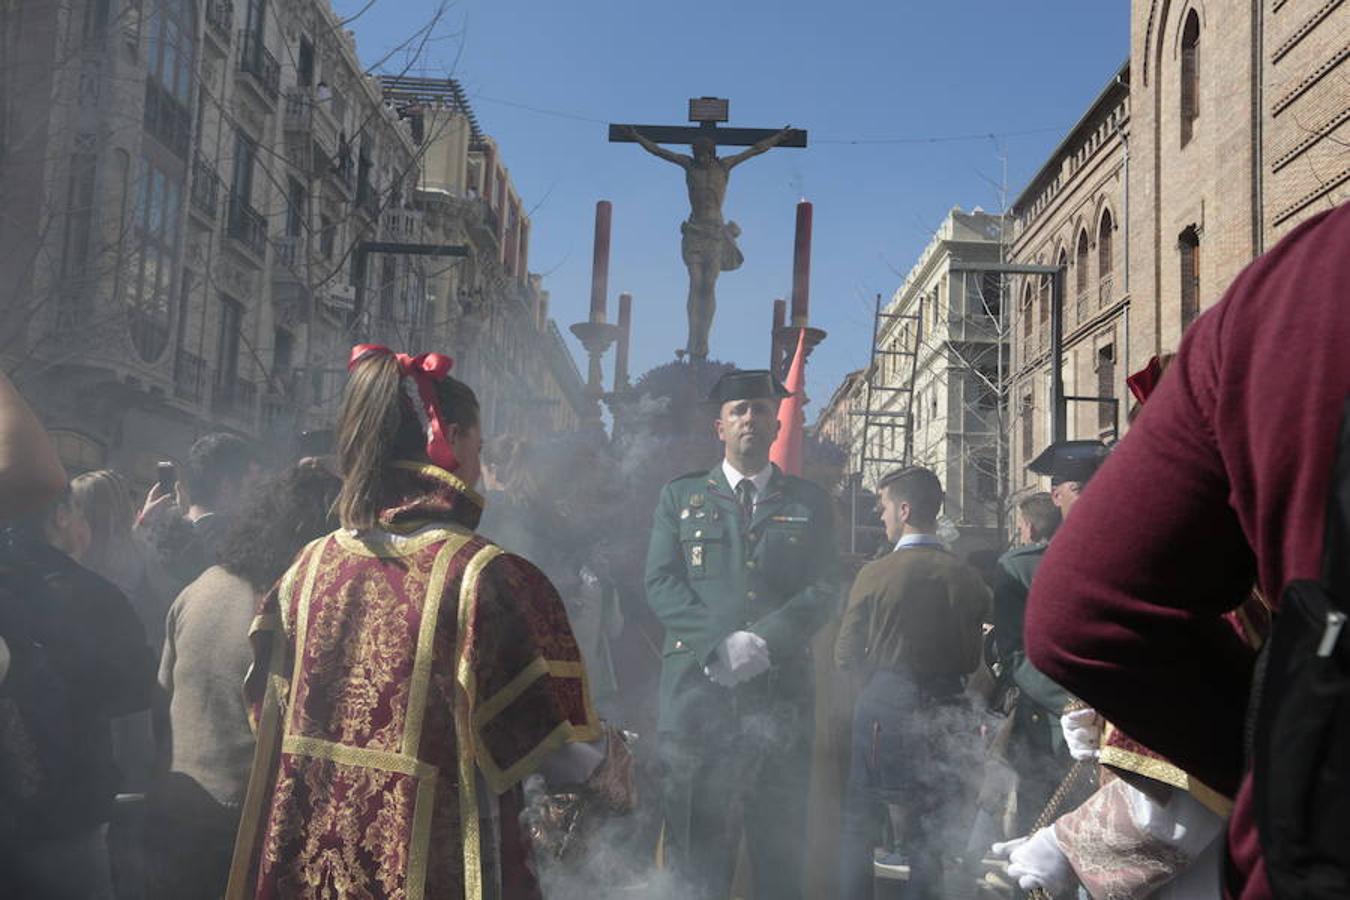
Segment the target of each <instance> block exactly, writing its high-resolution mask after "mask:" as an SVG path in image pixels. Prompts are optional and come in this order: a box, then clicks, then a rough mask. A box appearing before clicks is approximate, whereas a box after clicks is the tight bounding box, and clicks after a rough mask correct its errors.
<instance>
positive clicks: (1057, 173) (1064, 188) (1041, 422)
mask: <svg viewBox="0 0 1350 900" xmlns="http://www.w3.org/2000/svg"><path fill="white" fill-rule="evenodd" d="M1129 79H1130V67H1129V66H1128V65H1126V66H1124V67H1122V68H1121V69H1120V70H1119V71H1118V72H1117V73H1116V74H1115V75H1114V76H1113V77H1112V79H1111V81H1110V82H1109V83H1108V84H1107V85H1106V86H1105V88H1104V89H1103V90H1102V92H1101V93H1100V94H1099V95H1098V97H1097V99H1096V101H1095V102H1094V103H1093V104H1092V106H1091V107H1090V108H1089V109H1088V111H1087V113H1086V114H1085V115H1084V116H1083V118H1082V119H1081V120H1080V121H1079V122H1078V124H1077V125H1075V126H1074V128H1073V129H1072V130H1071V131H1070V132H1069V134H1068V136H1067V137H1065V139H1064V140H1063V141H1062V142H1061V143H1060V145H1059V146H1058V147H1057V148H1056V149H1055V151H1054V152H1053V153H1052V154H1051V156H1050V158H1049V159H1048V160H1047V161H1046V163H1045V165H1043V166H1042V167H1041V169H1040V171H1039V172H1037V173H1036V175H1035V176H1034V177H1033V178H1032V179H1031V182H1030V183H1029V184H1028V185H1027V187H1026V189H1025V190H1024V191H1023V192H1022V194H1021V196H1019V197H1018V198H1017V199H1016V200H1015V201H1014V202H1013V204H1012V207H1011V210H1010V213H1011V215H1010V221H1009V225H1010V229H1011V238H1012V240H1011V257H1010V258H1011V260H1012V261H1013V262H1015V263H1026V264H1036V265H1061V266H1064V267H1065V276H1064V305H1063V310H1064V357H1063V370H1062V371H1063V374H1064V392H1065V394H1066V395H1069V396H1073V397H1082V398H1099V399H1098V400H1097V401H1093V400H1078V401H1074V402H1071V403H1069V404H1068V405H1067V413H1068V435H1069V437H1070V438H1104V439H1108V440H1109V439H1112V438H1114V437H1115V436H1116V435H1117V434H1118V433H1119V430H1120V429H1121V428H1123V426H1124V422H1123V420H1122V416H1123V410H1122V409H1121V407H1120V401H1119V398H1120V397H1121V396H1122V392H1123V390H1124V384H1125V375H1126V372H1125V371H1124V369H1125V366H1124V361H1125V358H1126V347H1127V344H1128V341H1129V335H1130V298H1131V275H1130V259H1131V256H1130V252H1129V250H1130V243H1129V235H1130V231H1129V228H1128V227H1127V225H1126V221H1127V220H1126V215H1127V213H1128V210H1129V208H1130V205H1129V190H1130V155H1131V154H1130V145H1129V134H1130V81H1129ZM1009 286H1010V291H1009V296H1010V298H1011V301H1012V302H1011V305H1012V310H1011V312H1012V315H1011V317H1010V322H1009V336H1010V339H1011V345H1012V352H1011V360H1012V365H1011V370H1010V377H1009V378H1008V379H1007V391H1006V404H1007V405H1006V416H1007V421H1008V424H1009V428H1008V448H1009V451H1010V452H1009V463H1010V464H1009V466H1008V480H1007V486H1008V492H1009V494H1010V495H1011V496H1012V498H1013V499H1014V501H1015V500H1016V499H1017V498H1018V497H1019V496H1020V495H1021V494H1024V493H1026V492H1029V491H1035V490H1040V489H1042V488H1043V487H1044V486H1043V485H1042V484H1041V479H1040V478H1038V477H1037V476H1034V475H1032V474H1031V473H1030V472H1028V471H1027V470H1026V465H1027V463H1029V462H1030V461H1031V460H1032V459H1034V458H1035V457H1036V455H1037V454H1039V453H1040V452H1041V450H1043V449H1045V447H1046V446H1047V445H1048V444H1049V443H1050V440H1051V419H1050V374H1049V373H1050V361H1049V351H1050V317H1051V284H1050V278H1049V277H1047V276H1018V277H1016V278H1013V279H1012V280H1011V281H1010V285H1009Z"/></svg>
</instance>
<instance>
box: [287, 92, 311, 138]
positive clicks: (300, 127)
mask: <svg viewBox="0 0 1350 900" xmlns="http://www.w3.org/2000/svg"><path fill="white" fill-rule="evenodd" d="M313 118H314V101H313V100H312V99H311V98H310V96H309V94H308V93H307V92H306V91H287V92H286V100H285V102H284V104H283V105H282V124H283V125H284V126H285V127H286V130H288V131H308V130H309V129H310V127H311V124H312V122H313Z"/></svg>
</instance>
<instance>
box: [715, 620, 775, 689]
mask: <svg viewBox="0 0 1350 900" xmlns="http://www.w3.org/2000/svg"><path fill="white" fill-rule="evenodd" d="M768 670H769V645H768V644H767V643H765V641H764V638H762V637H760V636H759V635H757V634H755V633H753V632H750V631H734V632H732V633H731V634H729V635H727V637H726V639H725V640H724V641H722V643H721V644H720V645H719V646H718V648H717V658H716V659H714V660H713V661H712V662H711V663H710V664H709V665H708V668H707V669H706V670H705V671H706V672H707V673H708V677H710V678H711V679H712V680H713V681H715V682H717V683H718V684H720V685H722V687H733V686H735V685H737V684H740V683H741V682H743V681H749V680H750V679H751V678H754V677H755V676H757V675H762V674H763V673H765V672H767V671H768Z"/></svg>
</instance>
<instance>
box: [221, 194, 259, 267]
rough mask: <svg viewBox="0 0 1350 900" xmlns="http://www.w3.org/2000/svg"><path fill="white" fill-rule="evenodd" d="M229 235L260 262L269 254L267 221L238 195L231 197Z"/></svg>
mask: <svg viewBox="0 0 1350 900" xmlns="http://www.w3.org/2000/svg"><path fill="white" fill-rule="evenodd" d="M228 233H229V235H230V237H232V238H234V239H235V240H236V241H238V242H239V243H240V244H242V245H243V246H244V249H246V250H248V251H249V252H250V253H252V254H253V255H254V256H255V257H257V258H258V259H259V260H261V259H262V258H263V256H264V255H265V254H266V253H267V220H266V219H264V218H263V216H262V214H261V213H259V212H258V211H257V210H255V209H254V208H253V207H251V206H249V205H248V203H247V202H246V201H245V200H244V199H243V198H242V197H240V196H239V195H238V194H231V195H230V221H229V229H228Z"/></svg>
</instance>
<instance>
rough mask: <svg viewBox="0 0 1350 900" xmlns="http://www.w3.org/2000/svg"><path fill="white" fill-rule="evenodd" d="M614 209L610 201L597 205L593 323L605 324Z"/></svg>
mask: <svg viewBox="0 0 1350 900" xmlns="http://www.w3.org/2000/svg"><path fill="white" fill-rule="evenodd" d="M613 212H614V208H613V206H612V205H611V204H610V202H609V201H608V200H601V201H599V202H598V203H596V204H595V255H594V257H593V259H592V261H591V321H592V322H605V321H607V315H606V312H605V302H606V297H607V296H608V294H609V223H610V218H611V216H612V215H613Z"/></svg>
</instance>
